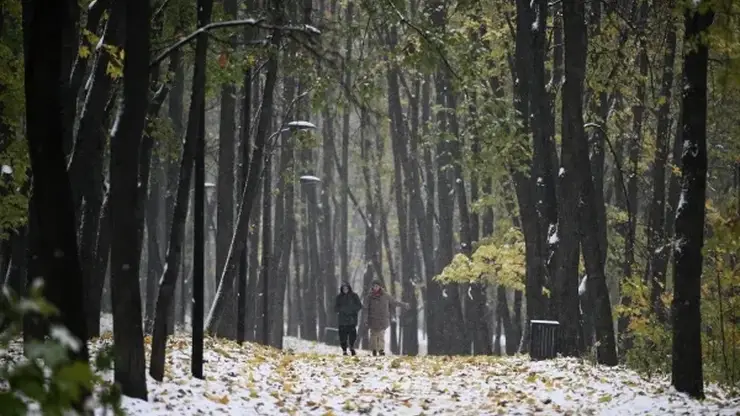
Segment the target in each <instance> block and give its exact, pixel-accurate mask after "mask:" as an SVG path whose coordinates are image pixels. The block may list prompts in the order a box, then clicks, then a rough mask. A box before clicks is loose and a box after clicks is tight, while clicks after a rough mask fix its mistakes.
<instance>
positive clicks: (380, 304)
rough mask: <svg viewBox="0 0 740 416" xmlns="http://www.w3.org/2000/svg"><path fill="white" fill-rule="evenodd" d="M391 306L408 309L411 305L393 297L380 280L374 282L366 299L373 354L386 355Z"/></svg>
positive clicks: (367, 321)
mask: <svg viewBox="0 0 740 416" xmlns="http://www.w3.org/2000/svg"><path fill="white" fill-rule="evenodd" d="M391 306H392V307H394V308H395V307H399V306H400V307H402V308H404V309H408V307H409V305H408V304H407V303H404V302H399V301H397V300H396V299H393V297H392V296H391V295H389V294H388V293H387V292H386V291H385V290H383V285H382V284H381V282H380V281H379V280H376V281H374V282H373V286H372V288H371V289H370V294H369V295H368V296H367V298H366V300H365V308H366V309H367V310H366V312H367V313H366V314H365V316H366V318H365V321H366V322H365V325H367V328H368V329H369V330H370V349H371V350H373V355H385V330H386V329H388V327H389V326H390V325H391Z"/></svg>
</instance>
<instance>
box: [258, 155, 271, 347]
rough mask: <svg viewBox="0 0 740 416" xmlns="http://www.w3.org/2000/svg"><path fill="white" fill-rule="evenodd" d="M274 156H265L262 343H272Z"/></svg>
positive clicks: (261, 306) (261, 296) (261, 281)
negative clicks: (271, 289)
mask: <svg viewBox="0 0 740 416" xmlns="http://www.w3.org/2000/svg"><path fill="white" fill-rule="evenodd" d="M271 159H272V158H271V157H270V155H268V156H267V157H265V169H264V173H263V174H262V175H263V178H262V181H263V182H262V261H261V263H260V264H261V266H262V268H261V270H260V278H259V282H260V287H258V288H257V293H259V295H258V300H257V305H258V309H257V316H259V317H260V319H258V320H257V331H256V332H257V342H261V343H262V345H270V338H269V336H270V318H271V316H270V314H269V312H270V311H269V305H270V302H272V300H271V299H268V296H269V294H270V293H269V292H270V291H269V286H270V279H272V278H274V277H275V273H273V271H272V269H271V267H272V261H273V253H272V249H273V245H272V242H273V238H272V160H271Z"/></svg>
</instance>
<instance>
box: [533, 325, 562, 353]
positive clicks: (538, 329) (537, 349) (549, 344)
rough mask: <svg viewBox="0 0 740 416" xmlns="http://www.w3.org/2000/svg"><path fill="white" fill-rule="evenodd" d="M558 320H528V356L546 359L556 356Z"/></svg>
mask: <svg viewBox="0 0 740 416" xmlns="http://www.w3.org/2000/svg"><path fill="white" fill-rule="evenodd" d="M559 326H560V323H559V322H558V321H542V320H530V321H529V356H530V358H531V359H533V360H547V359H551V358H555V357H556V356H557V341H558V327H559Z"/></svg>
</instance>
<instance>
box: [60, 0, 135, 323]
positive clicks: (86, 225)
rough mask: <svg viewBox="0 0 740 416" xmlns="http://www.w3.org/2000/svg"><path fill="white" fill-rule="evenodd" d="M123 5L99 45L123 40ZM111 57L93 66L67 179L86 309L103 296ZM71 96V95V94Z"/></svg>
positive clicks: (94, 314) (91, 317)
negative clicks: (99, 246)
mask: <svg viewBox="0 0 740 416" xmlns="http://www.w3.org/2000/svg"><path fill="white" fill-rule="evenodd" d="M124 13H125V10H124V5H123V4H122V3H121V2H119V1H117V0H113V7H112V8H111V13H110V16H109V18H108V22H107V24H106V27H105V32H104V34H103V38H102V41H103V42H105V44H107V45H112V46H117V47H120V46H121V45H122V43H123V40H124V33H125V28H124V16H123V14H124ZM109 61H110V57H109V54H108V52H107V51H105V50H101V51H100V52H99V53H98V54H97V56H96V58H95V62H94V64H93V68H92V74H91V77H92V85H90V87H89V89H88V93H87V95H86V97H85V102H84V105H83V107H82V112H81V115H80V122H79V127H78V130H77V139H76V141H75V146H74V153H73V154H72V159H71V162H70V164H69V168H68V171H69V175H70V181H71V184H72V189H73V194H74V195H73V196H74V204H75V210H76V211H78V212H79V208H80V207H81V200H82V199H83V198H84V201H85V204H84V209H83V210H82V212H81V213H80V214H78V215H81V228H82V229H81V232H80V238H79V244H80V261H81V264H82V270H83V272H84V275H85V300H86V303H87V304H88V305H96V304H99V301H96V298H98V297H100V296H101V295H102V293H101V292H100V291H99V290H97V289H98V288H99V287H100V288H102V282H98V281H95V280H94V279H95V278H96V277H98V276H96V274H95V272H94V265H95V261H94V258H95V257H96V252H95V249H96V242H97V236H98V232H99V226H100V212H101V208H102V204H103V192H104V189H103V188H104V186H105V184H104V181H105V176H104V172H103V163H104V160H103V158H104V154H105V142H106V137H105V136H106V131H107V129H108V123H107V119H108V116H109V114H107V113H108V112H109V110H110V108H109V107H108V106H106V102H107V101H108V99H109V95H110V92H111V89H112V85H113V80H112V78H111V77H110V76H109V75H108V74H107V72H106V68H107V67H108V64H109ZM70 93H72V91H70ZM99 315H100V310H99V309H97V310H96V308H90V309H89V310H88V319H87V325H88V327H89V328H88V336H96V335H98V332H99V329H98V327H99V325H100V319H99Z"/></svg>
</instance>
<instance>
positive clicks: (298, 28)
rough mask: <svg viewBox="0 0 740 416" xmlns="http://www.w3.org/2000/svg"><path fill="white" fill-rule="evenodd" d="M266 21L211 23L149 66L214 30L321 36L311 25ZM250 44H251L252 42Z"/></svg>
mask: <svg viewBox="0 0 740 416" xmlns="http://www.w3.org/2000/svg"><path fill="white" fill-rule="evenodd" d="M264 21H265V19H262V18H260V19H253V18H249V19H239V20H227V21H223V22H214V23H209V24H207V25H205V26H203V27H201V28H200V29H198V30H196V31H194V32H192V33H190V34H189V35H187V36H185V37H183V38H182V39H180V40H179V41H177V42H175V44H174V45H172V46H170V47H168V48H167V49H165V50H164V51H163V52H162V53H160V54H159V55H158V56H157V57H156V58H154V60H153V61H152V62H151V63H150V64H149V66H150V67H153V66H155V65H157V64H159V63H160V62H162V61H163V60H164V59H165V58H167V57H168V56H169V55H170V54H171V53H172V52H174V51H176V50H178V49H179V48H181V47H182V46H183V45H185V44H187V43H189V42H190V41H192V40H193V39H195V38H196V37H198V35H200V34H202V33H208V32H209V31H211V30H214V29H226V28H232V27H240V26H254V27H258V28H261V29H268V30H279V31H283V32H301V33H304V34H307V35H311V36H318V35H320V34H321V31H319V30H318V29H316V28H315V27H314V26H311V25H304V24H299V25H294V24H289V25H272V24H269V23H265V22H264ZM255 43H256V44H258V45H263V44H264V41H261V40H260V41H256V42H255ZM248 44H251V42H250V43H248Z"/></svg>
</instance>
